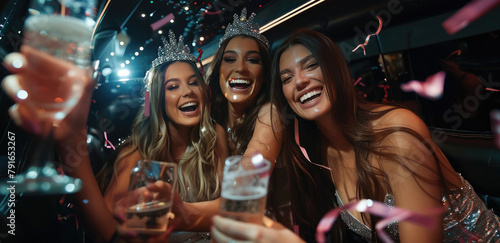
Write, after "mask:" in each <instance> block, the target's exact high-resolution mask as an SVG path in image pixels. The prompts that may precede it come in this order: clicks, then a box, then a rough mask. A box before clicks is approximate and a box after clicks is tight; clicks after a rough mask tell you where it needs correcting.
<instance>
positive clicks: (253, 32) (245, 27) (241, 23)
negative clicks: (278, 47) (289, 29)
mask: <svg viewBox="0 0 500 243" xmlns="http://www.w3.org/2000/svg"><path fill="white" fill-rule="evenodd" d="M254 17H255V13H252V14H250V16H249V17H248V18H247V9H246V8H243V10H241V15H240V16H238V14H234V16H233V24H228V25H227V27H226V32H225V33H224V36H223V37H222V38H221V39H220V41H219V46H220V45H221V44H222V42H224V41H225V40H227V39H230V38H231V37H233V36H237V35H246V36H251V37H254V38H257V40H260V41H261V42H262V43H264V44H265V45H266V47H267V48H269V41H267V39H266V37H264V36H263V35H262V34H261V33H260V31H259V25H258V24H254V23H253V18H254Z"/></svg>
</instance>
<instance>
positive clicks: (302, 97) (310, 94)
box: [300, 90, 321, 103]
mask: <svg viewBox="0 0 500 243" xmlns="http://www.w3.org/2000/svg"><path fill="white" fill-rule="evenodd" d="M317 94H321V91H320V90H313V91H311V92H308V93H306V94H304V95H302V96H301V97H300V102H301V103H304V101H305V100H307V99H309V98H311V97H313V96H315V95H317Z"/></svg>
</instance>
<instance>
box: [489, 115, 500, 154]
mask: <svg viewBox="0 0 500 243" xmlns="http://www.w3.org/2000/svg"><path fill="white" fill-rule="evenodd" d="M490 119H491V131H492V132H493V134H494V135H495V145H496V146H497V148H498V149H500V110H491V112H490Z"/></svg>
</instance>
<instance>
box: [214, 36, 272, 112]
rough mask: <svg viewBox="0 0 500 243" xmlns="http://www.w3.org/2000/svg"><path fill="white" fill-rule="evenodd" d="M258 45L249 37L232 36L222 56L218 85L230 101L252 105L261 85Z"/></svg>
mask: <svg viewBox="0 0 500 243" xmlns="http://www.w3.org/2000/svg"><path fill="white" fill-rule="evenodd" d="M262 69H263V67H262V60H261V55H260V52H259V46H258V45H257V42H256V40H254V39H253V38H250V37H244V36H236V37H233V38H232V39H231V40H230V41H229V43H228V45H227V46H226V49H225V50H224V54H223V57H222V63H221V66H220V77H219V85H220V88H221V90H222V94H224V96H225V97H226V99H227V100H228V101H229V102H231V103H245V104H250V105H253V104H254V103H255V99H256V97H257V94H258V93H259V91H260V88H261V87H262V82H263V72H262Z"/></svg>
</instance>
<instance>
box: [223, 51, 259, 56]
mask: <svg viewBox="0 0 500 243" xmlns="http://www.w3.org/2000/svg"><path fill="white" fill-rule="evenodd" d="M226 53H231V54H238V53H237V52H236V51H233V50H227V51H225V52H224V53H223V54H226ZM254 53H255V54H259V55H260V52H259V51H247V53H246V55H250V54H254Z"/></svg>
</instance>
